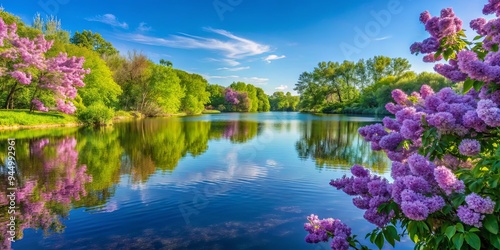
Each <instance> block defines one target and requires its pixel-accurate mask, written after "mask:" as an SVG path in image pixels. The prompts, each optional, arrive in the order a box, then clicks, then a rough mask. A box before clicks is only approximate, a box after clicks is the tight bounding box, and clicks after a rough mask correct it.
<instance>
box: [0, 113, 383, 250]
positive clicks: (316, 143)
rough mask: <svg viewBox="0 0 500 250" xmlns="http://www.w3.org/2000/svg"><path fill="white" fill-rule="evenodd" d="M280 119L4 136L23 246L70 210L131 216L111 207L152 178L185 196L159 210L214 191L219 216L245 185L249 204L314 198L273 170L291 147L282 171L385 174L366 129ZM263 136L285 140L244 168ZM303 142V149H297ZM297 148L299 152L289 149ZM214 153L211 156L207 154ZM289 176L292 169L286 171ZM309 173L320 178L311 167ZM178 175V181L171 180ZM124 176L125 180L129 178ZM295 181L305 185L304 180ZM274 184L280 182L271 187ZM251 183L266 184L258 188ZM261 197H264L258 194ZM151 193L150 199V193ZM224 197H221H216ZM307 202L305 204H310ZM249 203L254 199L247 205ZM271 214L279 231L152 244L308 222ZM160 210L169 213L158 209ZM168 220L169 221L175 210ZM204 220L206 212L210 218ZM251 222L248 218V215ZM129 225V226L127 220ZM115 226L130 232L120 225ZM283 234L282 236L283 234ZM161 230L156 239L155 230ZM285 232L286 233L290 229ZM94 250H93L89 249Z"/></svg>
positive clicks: (0, 196) (343, 122)
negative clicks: (359, 167) (358, 168)
mask: <svg viewBox="0 0 500 250" xmlns="http://www.w3.org/2000/svg"><path fill="white" fill-rule="evenodd" d="M273 115H274V114H273ZM286 115H290V114H286ZM275 116H276V117H277V118H276V117H275ZM275 116H272V117H271V116H269V115H268V116H265V117H264V118H265V119H260V118H259V119H246V120H245V119H243V120H234V119H228V120H223V119H220V117H219V118H217V119H215V120H210V119H208V120H206V119H205V120H203V119H199V120H197V119H189V118H187V119H182V118H165V119H145V120H140V121H133V122H127V123H119V124H115V125H114V126H113V127H108V128H100V129H89V128H82V129H75V128H72V129H53V130H34V131H31V132H30V131H15V132H1V133H0V161H1V163H0V164H3V165H0V175H1V176H0V177H1V178H2V179H4V180H5V179H6V177H7V173H6V166H5V163H6V154H7V152H8V150H7V140H6V138H9V137H11V138H16V142H17V145H16V154H17V159H18V166H19V167H18V174H19V176H18V179H19V180H20V183H19V185H18V186H19V188H18V190H16V192H17V200H16V202H17V204H18V206H19V213H18V217H17V220H16V223H17V225H19V226H18V227H17V228H16V230H17V232H16V233H17V237H18V239H21V238H22V237H23V230H24V229H26V228H33V229H37V230H38V229H39V230H41V231H43V232H45V233H46V234H50V233H54V232H63V230H64V225H63V221H64V219H65V218H67V217H68V214H69V211H70V210H71V209H74V208H84V209H82V210H83V211H85V212H86V213H88V214H101V213H109V212H114V211H118V212H115V213H112V214H116V213H120V212H122V210H125V209H130V208H131V207H134V204H135V203H134V202H137V201H136V200H134V198H130V199H131V200H130V201H129V202H130V203H129V204H128V207H127V208H126V206H123V203H120V201H119V200H117V199H114V197H116V196H119V195H117V194H119V192H117V191H118V190H120V188H121V190H122V191H123V190H124V189H126V190H127V191H130V190H134V187H146V186H148V185H150V184H151V182H154V181H155V179H152V177H153V176H158V173H161V174H165V176H163V175H162V176H160V177H161V178H156V181H157V180H158V179H161V185H164V186H168V188H172V187H175V190H179V193H175V192H174V191H172V190H174V189H172V190H169V189H168V188H166V187H163V186H161V187H158V186H157V188H158V189H159V190H161V193H162V195H165V194H166V193H168V195H166V196H160V197H154V196H153V197H154V198H155V199H156V200H158V201H162V202H163V203H162V204H163V205H164V206H166V205H165V203H166V201H163V199H165V197H169V198H171V197H175V200H181V201H182V200H183V199H188V201H189V202H191V200H192V197H191V196H190V195H189V194H190V193H189V192H190V190H195V191H199V190H205V188H207V189H206V190H209V191H210V193H209V194H206V196H207V197H208V196H209V195H210V197H214V198H213V200H214V203H213V205H211V206H214V207H217V205H215V203H216V202H215V201H216V200H217V199H222V198H225V197H230V196H231V195H233V193H234V190H233V187H234V186H238V185H248V186H247V188H245V189H242V190H244V191H245V192H246V191H248V192H249V193H247V194H246V197H247V198H248V197H253V195H254V194H253V193H250V191H255V192H258V195H256V196H255V197H256V198H255V200H253V201H254V202H257V201H259V200H258V199H261V198H265V197H266V195H267V194H268V193H269V194H270V193H272V192H270V190H276V192H278V191H280V190H285V189H287V188H288V186H287V185H292V184H293V185H295V184H297V185H299V184H300V183H302V184H300V186H299V187H295V186H290V187H291V188H288V190H287V193H288V194H289V193H291V192H290V189H292V190H297V193H304V194H305V193H309V192H308V191H307V192H306V191H303V190H305V189H307V188H308V187H310V188H311V189H314V188H315V187H314V186H312V185H310V184H307V183H305V182H298V181H293V182H291V183H292V184H289V183H287V182H286V180H287V179H286V178H281V177H282V176H281V175H280V174H279V172H280V171H288V170H290V169H291V170H290V171H292V170H293V167H290V166H289V165H286V164H283V166H282V167H280V168H276V165H277V164H278V163H276V162H275V161H274V160H270V159H274V158H276V155H275V154H281V153H282V147H287V146H291V147H287V148H288V149H287V150H289V151H287V152H290V153H288V154H289V156H290V157H288V155H287V157H286V158H287V159H286V161H287V164H291V165H294V164H295V162H294V161H298V159H312V160H314V162H315V164H316V166H317V167H320V168H323V167H328V168H346V169H347V168H349V167H350V166H351V165H352V164H354V163H363V164H365V165H366V166H369V167H371V168H372V169H375V170H376V171H377V172H384V171H386V169H387V167H388V166H387V161H386V158H385V157H384V155H383V154H376V153H375V154H373V152H372V151H371V150H370V147H369V145H368V144H367V143H365V142H364V141H363V139H362V138H361V137H360V136H359V135H358V133H357V129H358V128H359V127H360V126H362V125H365V123H363V122H356V121H349V119H340V120H339V119H337V120H334V119H332V120H329V119H327V118H328V117H320V118H315V117H312V118H311V116H306V115H303V114H299V115H294V114H292V115H290V117H288V116H287V117H285V116H283V117H285V118H283V117H281V116H279V114H277V115H275ZM271 118H272V119H271ZM278 118H279V119H278ZM264 131H265V132H266V133H276V137H274V136H273V137H274V138H279V140H278V139H276V140H268V141H266V143H268V144H266V147H265V148H266V149H265V150H261V151H259V152H258V154H256V155H255V157H253V156H252V158H251V160H249V159H247V158H249V157H244V156H245V152H241V151H245V150H244V149H245V146H247V145H248V144H251V143H252V142H256V141H252V140H254V139H255V138H258V137H259V136H261V137H262V138H265V137H266V135H265V134H266V133H264ZM262 138H259V139H262ZM297 138H298V141H296V140H297ZM257 141H258V140H257ZM216 143H218V144H216ZM294 143H295V149H294V147H293V146H292V145H293V144H294ZM234 144H237V145H234ZM213 145H215V146H216V147H217V146H220V145H222V146H223V147H225V151H223V152H217V150H218V148H215V149H214V148H209V147H212V146H213ZM228 145H229V146H228ZM210 150H214V151H213V152H211V153H207V152H209V151H210ZM294 150H295V151H296V152H297V156H295V155H294V154H295V153H294ZM214 152H215V153H214ZM206 153H207V155H208V156H216V157H222V160H220V159H219V161H217V159H209V157H205V159H207V158H208V160H209V162H201V163H198V162H197V163H196V164H198V165H202V166H201V167H198V168H191V169H190V170H189V171H185V172H183V171H175V170H176V168H177V167H178V166H179V165H181V166H182V167H179V168H188V167H187V166H185V164H179V162H180V161H181V159H183V158H185V157H188V158H189V157H191V158H200V159H201V158H203V157H202V155H204V154H206ZM243 158H244V160H243ZM278 158H279V157H278ZM282 160H284V158H282ZM296 165H301V164H300V163H299V164H296ZM280 166H281V165H280ZM288 167H290V168H289V169H288V170H287V168H288ZM188 169H189V168H188ZM309 169H313V170H314V168H313V167H312V168H311V167H310V168H309ZM174 171H175V172H176V173H178V174H174ZM293 171H298V170H296V169H295V170H293ZM300 171H302V170H300ZM275 175H276V176H275ZM293 175H294V174H293V173H289V175H288V177H289V178H291V177H290V176H293ZM123 176H126V177H128V178H123ZM298 176H306V174H304V175H303V174H299V175H298ZM296 178H299V177H296ZM291 179H293V178H291ZM268 180H274V181H272V182H271V181H270V182H269V183H268V182H267V181H268ZM127 181H128V182H130V183H127ZM124 182H125V183H124ZM148 182H149V183H148ZM254 182H255V183H256V182H261V183H260V185H253V183H254ZM277 182H280V183H281V184H282V185H283V186H282V187H277V188H274V189H273V188H272V187H273V185H274V184H275V183H277ZM156 184H158V183H156ZM149 187H150V186H149ZM261 187H262V188H264V190H260V189H259V188H261ZM198 189H199V190H198ZM6 190H7V182H6V181H2V182H0V223H1V224H6V222H7V221H8V216H9V214H8V206H7V205H8V200H7V198H6V197H7V193H6ZM166 190H168V191H166ZM186 190H187V191H186ZM127 191H124V192H127ZM150 191H151V190H150ZM151 192H152V193H154V190H152V191H151ZM185 193H187V195H186V194H185ZM219 194H224V195H220V196H218V195H219ZM308 195H309V194H308ZM285 196H286V194H278V193H276V194H275V195H274V196H273V197H271V198H269V199H270V200H272V201H275V200H276V197H285ZM127 197H128V196H127ZM205 198H206V197H205ZM299 198H300V197H299ZM306 198H307V199H309V197H306ZM235 199H236V200H238V204H240V203H242V202H240V201H239V199H240V196H239V194H238V195H237V198H235ZM172 200H174V199H172ZM253 201H252V200H251V199H249V202H253ZM253 205H255V204H253ZM268 205H269V206H271V207H273V209H271V211H274V212H276V213H280V215H279V216H278V217H277V218H278V219H277V220H276V221H275V222H276V224H272V223H271V224H265V225H264V226H263V224H262V223H261V222H259V221H246V222H245V223H243V222H240V221H238V218H236V219H235V220H231V221H229V222H218V223H222V224H217V223H211V224H207V225H197V226H195V227H193V228H188V229H185V228H183V227H177V226H173V229H175V233H173V234H169V235H170V236H169V237H160V238H158V236H157V235H156V236H154V237H153V236H152V237H151V238H158V239H162V240H161V242H163V243H164V242H166V241H168V242H170V243H171V244H174V243H175V244H179V246H180V247H182V246H183V244H184V243H185V242H184V243H182V242H183V238H182V236H183V234H186V232H188V234H189V235H191V236H190V237H192V238H195V235H196V234H203V235H205V236H204V237H205V239H204V240H200V241H194V242H193V245H194V246H202V245H203V244H205V243H206V242H209V241H216V239H217V238H220V237H222V236H227V235H229V233H228V232H227V231H224V230H229V231H231V232H234V235H232V236H231V239H236V238H238V237H242V236H245V235H247V236H248V235H251V237H257V236H255V235H256V234H259V235H262V234H264V233H263V231H259V230H260V229H259V230H257V229H258V228H263V227H264V228H266V227H268V228H267V229H269V228H273V227H278V226H280V225H281V226H283V225H284V224H286V223H292V221H302V218H303V216H302V215H300V213H302V212H304V211H306V210H304V209H303V207H301V206H300V204H276V205H273V204H271V203H269V204H268ZM152 206H153V205H152ZM258 207H259V206H258V205H257V206H252V208H253V210H250V211H254V212H255V213H257V210H258ZM160 209H166V208H165V207H160ZM173 209H174V211H173V213H174V214H175V213H178V214H179V212H178V211H176V209H177V207H174V208H173ZM169 211H170V213H172V211H171V210H169ZM128 212H130V211H128ZM132 212H133V211H132ZM203 212H209V209H206V210H204V211H203ZM241 212H242V213H245V210H244V209H241ZM248 212H249V211H246V213H248ZM123 216H124V218H128V217H127V214H125V215H123ZM280 216H281V217H280ZM200 217H201V216H200ZM291 217H293V219H292V218H291ZM248 218H249V217H248V215H245V216H243V217H242V220H243V219H248ZM178 219H181V220H182V218H181V217H180V215H179V218H178ZM125 220H127V219H125ZM115 223H119V224H120V223H125V222H122V221H115ZM181 223H183V222H181ZM282 224H283V225H282ZM281 226H280V227H281ZM283 227H284V228H285V226H283ZM158 228H159V226H158ZM158 228H156V229H155V230H159V229H158ZM217 228H218V229H219V231H220V232H222V236H221V235H219V234H217V233H213V232H215V231H217V230H216V229H217ZM286 228H287V230H288V231H289V228H290V227H289V225H288V226H286ZM153 229H154V227H153ZM173 229H172V230H173ZM267 229H266V230H267ZM6 230H7V228H6V227H1V228H0V240H1V242H2V246H1V249H9V248H10V242H9V241H8V240H7V239H6V236H7V235H8V234H7V232H6ZM172 230H170V231H172ZM214 230H215V231H214ZM221 230H222V231H221ZM288 231H287V232H288ZM288 233H289V232H288ZM165 234H167V233H165ZM142 236H148V237H149V235H147V234H145V235H140V234H139V235H135V236H134V237H133V239H137V240H140V241H142ZM116 237H117V238H120V239H121V238H123V237H125V238H126V237H128V235H120V236H116ZM259 237H260V236H259ZM131 239H132V238H131ZM71 240H75V239H65V241H67V242H70V241H71ZM122 240H123V239H122ZM124 242H125V241H124ZM128 243H129V244H130V245H133V244H135V243H137V242H134V241H133V240H132V241H130V242H128ZM170 243H169V244H170ZM181 243H182V244H181ZM88 244H94V243H93V242H88ZM96 244H97V243H96ZM107 244H109V243H107ZM290 244H291V243H290ZM193 245H190V246H193Z"/></svg>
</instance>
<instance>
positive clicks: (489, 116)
mask: <svg viewBox="0 0 500 250" xmlns="http://www.w3.org/2000/svg"><path fill="white" fill-rule="evenodd" d="M476 112H477V115H478V116H479V118H481V120H483V121H484V122H485V123H486V125H488V126H490V127H498V126H500V109H499V108H498V107H497V105H496V104H495V103H494V102H493V101H492V100H480V101H479V102H478V103H477V111H476Z"/></svg>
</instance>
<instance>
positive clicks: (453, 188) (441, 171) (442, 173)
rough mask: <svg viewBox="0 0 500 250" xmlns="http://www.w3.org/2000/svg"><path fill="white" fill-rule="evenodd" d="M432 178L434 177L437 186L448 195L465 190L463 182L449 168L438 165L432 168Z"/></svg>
mask: <svg viewBox="0 0 500 250" xmlns="http://www.w3.org/2000/svg"><path fill="white" fill-rule="evenodd" d="M434 178H435V179H436V182H437V184H438V185H439V187H440V188H441V189H442V190H443V191H444V192H445V193H446V194H447V195H450V194H451V193H453V192H457V193H463V192H464V191H465V185H464V182H463V181H461V180H458V179H457V177H456V176H455V174H453V172H452V171H451V169H449V168H447V167H444V166H439V167H437V168H436V169H434Z"/></svg>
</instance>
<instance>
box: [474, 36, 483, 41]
mask: <svg viewBox="0 0 500 250" xmlns="http://www.w3.org/2000/svg"><path fill="white" fill-rule="evenodd" d="M481 38H483V36H475V37H474V39H472V40H473V41H476V40H479V39H481Z"/></svg>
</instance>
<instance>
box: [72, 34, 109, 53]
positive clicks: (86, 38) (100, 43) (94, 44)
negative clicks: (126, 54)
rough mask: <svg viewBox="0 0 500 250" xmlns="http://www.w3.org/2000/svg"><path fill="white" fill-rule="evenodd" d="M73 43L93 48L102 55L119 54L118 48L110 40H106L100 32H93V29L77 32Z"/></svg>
mask: <svg viewBox="0 0 500 250" xmlns="http://www.w3.org/2000/svg"><path fill="white" fill-rule="evenodd" d="M71 43H73V44H75V45H78V46H81V47H85V48H87V49H89V50H93V51H95V52H97V53H98V54H99V55H101V56H111V55H114V54H118V50H116V49H115V48H114V47H113V45H112V44H111V43H110V42H108V41H106V40H104V38H102V36H101V35H100V34H99V33H93V32H92V31H87V30H84V31H82V32H81V33H80V32H78V31H77V32H75V34H73V37H71Z"/></svg>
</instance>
